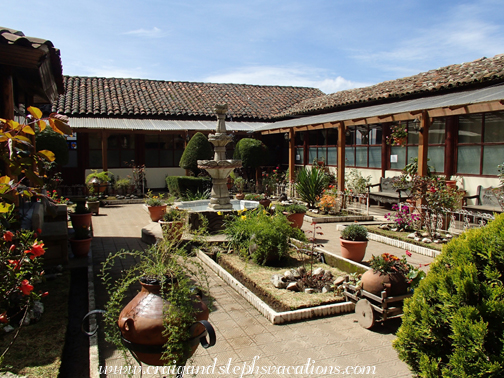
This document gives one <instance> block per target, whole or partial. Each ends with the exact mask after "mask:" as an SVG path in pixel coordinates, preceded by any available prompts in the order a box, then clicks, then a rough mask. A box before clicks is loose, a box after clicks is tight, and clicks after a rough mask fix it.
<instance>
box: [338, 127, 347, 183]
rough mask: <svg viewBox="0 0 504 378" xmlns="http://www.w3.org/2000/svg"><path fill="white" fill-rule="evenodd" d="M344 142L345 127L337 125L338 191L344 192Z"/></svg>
mask: <svg viewBox="0 0 504 378" xmlns="http://www.w3.org/2000/svg"><path fill="white" fill-rule="evenodd" d="M345 142H346V127H345V123H344V122H340V123H339V125H338V190H339V191H344V190H345Z"/></svg>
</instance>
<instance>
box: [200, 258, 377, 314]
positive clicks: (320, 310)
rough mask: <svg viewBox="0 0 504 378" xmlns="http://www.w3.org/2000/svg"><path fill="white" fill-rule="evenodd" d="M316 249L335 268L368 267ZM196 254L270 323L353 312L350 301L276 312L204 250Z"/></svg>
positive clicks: (354, 268)
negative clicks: (333, 264)
mask: <svg viewBox="0 0 504 378" xmlns="http://www.w3.org/2000/svg"><path fill="white" fill-rule="evenodd" d="M317 250H318V251H320V252H322V253H324V256H325V257H326V263H329V265H332V263H335V265H336V267H337V268H340V267H344V268H351V269H350V270H352V272H353V271H360V272H363V271H366V270H368V269H369V268H368V267H366V266H364V265H361V264H356V263H354V262H353V261H350V260H347V259H344V258H342V257H340V256H337V255H334V254H332V253H330V252H327V251H324V250H322V249H317ZM197 256H198V257H199V258H200V260H201V261H202V262H203V263H204V264H205V265H207V266H208V267H209V268H210V269H211V270H212V271H214V272H215V273H216V274H217V275H218V276H219V277H220V278H222V279H223V280H224V281H225V282H226V283H227V284H228V285H229V286H231V287H232V288H233V289H234V290H235V291H236V292H237V293H238V294H240V295H241V296H242V297H243V298H245V299H246V300H247V301H248V302H249V303H250V304H251V305H252V306H254V307H255V308H256V309H257V310H258V311H259V312H260V313H261V314H263V315H264V317H265V318H266V319H268V320H269V321H270V322H271V323H272V324H283V323H288V322H294V321H299V320H305V319H311V318H315V317H321V316H330V315H339V314H345V313H349V312H353V311H354V309H355V305H354V304H353V303H352V302H340V303H334V304H328V305H321V306H316V307H308V308H302V309H298V310H292V311H284V312H277V311H275V310H273V309H272V308H271V307H270V306H268V305H267V304H266V303H264V302H263V301H262V300H261V299H260V298H259V297H258V296H257V295H255V294H254V293H252V291H250V290H249V289H247V288H246V287H245V286H244V285H243V284H242V283H241V282H239V281H238V280H237V279H236V278H234V277H233V276H232V275H231V274H230V273H228V272H227V271H226V270H225V269H224V268H223V267H221V266H220V265H219V264H217V263H216V262H215V261H214V260H212V259H211V258H210V257H208V256H207V255H206V254H205V253H204V252H202V251H198V252H197ZM352 272H349V273H352Z"/></svg>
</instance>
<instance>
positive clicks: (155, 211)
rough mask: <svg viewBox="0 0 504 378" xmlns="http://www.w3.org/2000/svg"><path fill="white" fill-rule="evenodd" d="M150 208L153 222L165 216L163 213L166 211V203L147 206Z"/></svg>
mask: <svg viewBox="0 0 504 378" xmlns="http://www.w3.org/2000/svg"><path fill="white" fill-rule="evenodd" d="M147 208H148V209H149V215H150V218H151V220H152V221H153V222H157V221H159V220H160V219H161V218H163V215H164V214H165V213H166V205H162V206H147Z"/></svg>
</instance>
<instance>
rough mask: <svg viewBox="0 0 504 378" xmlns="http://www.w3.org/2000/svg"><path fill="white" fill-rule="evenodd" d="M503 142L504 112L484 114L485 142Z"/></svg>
mask: <svg viewBox="0 0 504 378" xmlns="http://www.w3.org/2000/svg"><path fill="white" fill-rule="evenodd" d="M503 142H504V112H496V113H488V114H485V143H503Z"/></svg>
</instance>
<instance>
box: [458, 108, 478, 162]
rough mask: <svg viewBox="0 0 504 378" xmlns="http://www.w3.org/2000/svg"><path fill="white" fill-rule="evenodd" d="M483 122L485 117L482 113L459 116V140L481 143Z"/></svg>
mask: <svg viewBox="0 0 504 378" xmlns="http://www.w3.org/2000/svg"><path fill="white" fill-rule="evenodd" d="M482 124H483V117H482V116H481V114H477V115H469V116H459V130H458V142H459V143H480V142H481V131H482ZM478 160H479V159H478Z"/></svg>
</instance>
